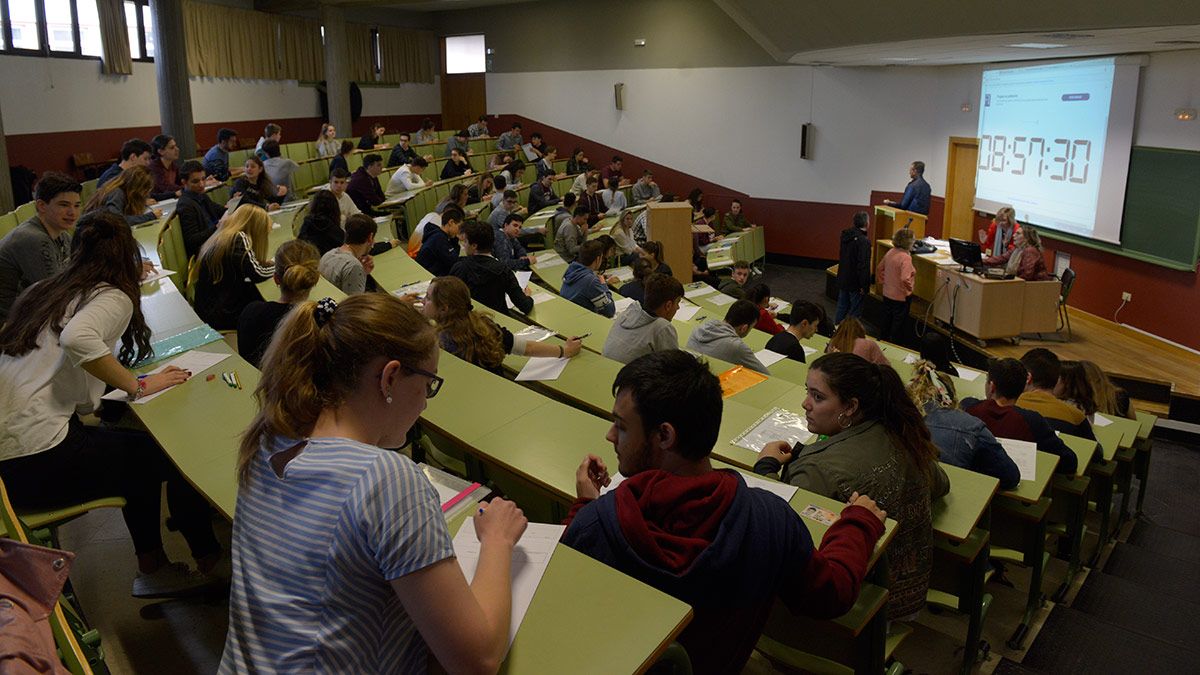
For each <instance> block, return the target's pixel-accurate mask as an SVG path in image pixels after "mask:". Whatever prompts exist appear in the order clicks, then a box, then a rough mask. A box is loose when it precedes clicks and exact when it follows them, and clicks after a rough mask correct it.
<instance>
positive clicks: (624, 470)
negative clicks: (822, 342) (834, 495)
mask: <svg viewBox="0 0 1200 675" xmlns="http://www.w3.org/2000/svg"><path fill="white" fill-rule="evenodd" d="M613 389H614V390H615V391H616V392H617V395H616V403H615V404H614V405H613V416H614V418H615V419H616V421H615V422H614V423H613V426H612V429H610V430H609V432H608V436H607V438H608V441H609V442H611V443H612V444H613V448H614V450H615V451H616V455H617V459H618V462H619V464H618V466H617V467H616V468H617V469H619V470H620V472H621V475H622V476H624V477H625V480H624V481H622V482H621V484H620V485H617V486H616V488H615V489H613V490H612V491H611V492H608V493H606V494H604V495H601V494H600V490H601V488H603V487H605V486H606V485H609V484H610V482H611V479H610V477H609V475H608V471H609V469H608V467H606V466H605V464H604V462H603V461H602V460H600V459H599V458H598V457H596V456H595V455H588V456H586V457H585V458H584V460H583V462H582V463H581V464H580V466H579V468H578V469H577V470H576V474H575V485H576V488H575V489H576V494H577V495H578V497H577V499H576V500H575V504H574V505H573V506H572V507H571V511H570V514H569V515H568V517H567V523H568V525H567V531H566V532H565V533H564V534H563V539H562V542H563V543H564V544H566V545H567V546H570V547H571V548H574V549H576V550H578V551H581V552H583V553H585V554H587V555H589V556H591V557H593V558H596V559H597V560H600V561H602V562H604V563H605V564H607V565H609V566H610V567H614V568H616V569H618V570H620V571H622V572H624V573H626V574H629V575H631V576H633V577H634V578H636V579H639V580H641V581H642V582H643V583H646V584H649V585H651V586H654V587H655V588H657V589H659V590H661V591H663V592H665V593H668V594H670V595H671V596H673V597H675V598H677V599H679V600H681V601H683V602H686V603H688V604H689V605H691V606H692V608H693V610H694V612H695V614H694V617H693V618H692V621H691V623H690V624H688V626H687V628H685V629H684V630H683V633H681V634H680V636H679V643H680V644H681V645H683V647H684V648H685V649H686V650H687V652H688V656H689V657H690V659H691V662H692V664H693V667H694V668H695V672H696V673H698V674H707V673H738V672H741V671H742V668H743V667H744V666H745V665H746V662H747V660H748V659H749V658H750V654H751V652H752V651H753V649H754V645H755V643H756V642H757V640H758V636H759V634H760V633H761V632H762V629H763V626H764V625H765V624H766V620H767V615H768V612H769V611H770V609H771V606H772V605H773V604H774V603H775V601H776V599H777V598H778V599H779V600H781V601H782V602H783V603H784V604H786V605H787V606H788V608H789V609H791V610H792V611H793V612H796V613H797V614H805V615H808V616H813V617H818V618H830V617H835V616H839V615H841V614H843V613H845V612H846V611H848V610H849V608H850V607H851V606H852V605H853V604H854V602H855V600H856V599H857V597H858V593H859V589H860V588H861V585H862V580H863V577H864V576H865V575H866V572H867V562H868V560H869V559H870V556H871V552H872V551H873V550H874V547H875V542H876V541H877V540H878V539H879V537H880V536H882V534H883V532H884V529H883V520H884V518H885V516H886V515H887V514H886V513H885V512H883V511H880V510H879V509H878V508H876V507H875V505H874V502H872V501H871V499H870V498H869V497H866V496H859V495H853V496H852V497H853V498H852V499H850V500H849V503H848V505H847V506H846V507H845V508H843V509H842V514H841V517H840V518H839V519H838V521H837V522H836V523H835V524H834V525H833V526H831V527H830V528H829V530H828V531H827V532H826V533H825V536H824V537H823V538H822V541H821V547H820V549H819V550H814V546H813V542H812V539H811V537H810V535H809V533H808V528H807V527H806V526H805V525H804V521H803V520H801V519H800V517H799V515H797V513H796V512H795V511H794V510H793V509H792V507H791V506H790V505H788V503H787V502H785V501H783V500H782V499H779V498H778V497H775V496H774V495H771V494H768V493H767V492H766V491H764V490H757V489H751V488H750V487H749V486H747V484H746V481H745V479H743V478H742V477H741V475H740V474H739V473H738V472H737V471H733V470H729V469H722V470H714V469H713V466H712V463H711V462H710V461H709V455H710V453H711V452H712V448H713V446H714V445H716V443H717V434H718V431H719V429H720V426H721V384H720V382H719V381H718V379H717V377H716V376H715V375H713V374H712V373H710V372H709V370H708V367H707V366H706V365H705V364H704V363H702V362H701V361H699V360H698V359H696V358H695V357H693V356H692V355H690V354H688V353H686V352H681V351H678V350H672V351H666V352H658V353H654V354H649V355H646V356H643V357H642V358H640V359H637V360H636V361H634V362H632V363H630V364H629V365H627V366H625V367H624V368H622V369H621V371H620V372H619V373H618V374H617V377H616V381H615V382H614V383H613ZM718 579H719V580H721V581H720V582H717V581H716V580H718Z"/></svg>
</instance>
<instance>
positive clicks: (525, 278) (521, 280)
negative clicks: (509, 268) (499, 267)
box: [516, 271, 533, 290]
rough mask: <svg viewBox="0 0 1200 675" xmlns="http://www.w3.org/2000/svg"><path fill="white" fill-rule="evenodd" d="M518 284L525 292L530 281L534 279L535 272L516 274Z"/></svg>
mask: <svg viewBox="0 0 1200 675" xmlns="http://www.w3.org/2000/svg"><path fill="white" fill-rule="evenodd" d="M516 275H517V283H518V284H520V286H521V290H525V288H526V287H527V286H529V279H530V278H532V277H533V272H520V271H518V272H516Z"/></svg>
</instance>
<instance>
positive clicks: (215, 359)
mask: <svg viewBox="0 0 1200 675" xmlns="http://www.w3.org/2000/svg"><path fill="white" fill-rule="evenodd" d="M230 356H233V355H232V354H216V353H213V352H202V351H195V350H194V351H190V352H184V353H183V354H180V355H179V356H178V357H177V358H174V359H171V360H170V361H167V362H166V363H164V364H162V365H161V366H159V367H157V368H155V369H154V370H151V371H150V372H149V373H146V374H147V375H153V374H155V373H161V372H162V371H164V370H166V368H167V366H175V367H176V368H179V369H181V370H186V371H189V372H191V373H192V376H193V377H194V376H196V375H199V374H200V372H201V371H204V370H208V369H209V368H212V367H213V366H215V365H217V364H218V363H220V362H222V361H224V360H225V359H227V358H229V357H230ZM176 386H179V385H176ZM174 388H175V387H167V388H166V389H163V390H162V391H156V392H154V393H153V394H148V395H146V396H143V397H141V398H139V399H138V400H136V401H130V400H129V394H126V393H125V392H124V391H123V390H121V389H114V390H112V391H110V392H108V393H107V394H105V395H104V397H103V398H106V399H108V400H110V401H127V402H129V403H133V404H134V405H141V404H143V403H149V402H150V401H153V400H154V399H156V398H158V397H159V396H161V395H162V394H164V393H166V392H168V391H171V390H172V389H174Z"/></svg>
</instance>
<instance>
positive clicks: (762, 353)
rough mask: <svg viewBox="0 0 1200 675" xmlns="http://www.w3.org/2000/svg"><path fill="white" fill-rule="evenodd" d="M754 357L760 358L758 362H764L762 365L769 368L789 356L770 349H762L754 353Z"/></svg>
mask: <svg viewBox="0 0 1200 675" xmlns="http://www.w3.org/2000/svg"><path fill="white" fill-rule="evenodd" d="M754 355H755V356H756V357H758V360H759V361H762V364H763V365H764V366H766V367H768V368H770V367H771V366H773V365H775V364H776V363H779V362H780V361H782V360H784V359H786V358H787V356H785V355H783V354H780V353H779V352H773V351H771V350H770V349H760V350H758V351H756V352H754Z"/></svg>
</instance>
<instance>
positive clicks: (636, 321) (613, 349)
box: [603, 303, 679, 363]
mask: <svg viewBox="0 0 1200 675" xmlns="http://www.w3.org/2000/svg"><path fill="white" fill-rule="evenodd" d="M667 349H679V336H678V335H677V334H676V333H675V326H673V325H671V322H670V321H667V320H666V319H664V318H662V317H660V316H655V315H653V314H649V313H647V312H646V310H645V309H643V308H642V306H641V305H640V304H637V303H634V304H632V305H630V306H629V307H627V308H626V309H625V311H624V312H621V313H620V314H619V315H617V318H616V321H615V322H614V323H613V327H612V330H610V331H609V332H608V338H606V339H605V340H604V352H603V353H604V355H605V356H607V357H608V358H610V359H613V360H615V361H620V362H621V363H629V362H630V361H632V360H634V359H636V358H637V357H639V356H643V355H645V354H649V353H650V352H661V351H664V350H667Z"/></svg>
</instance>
